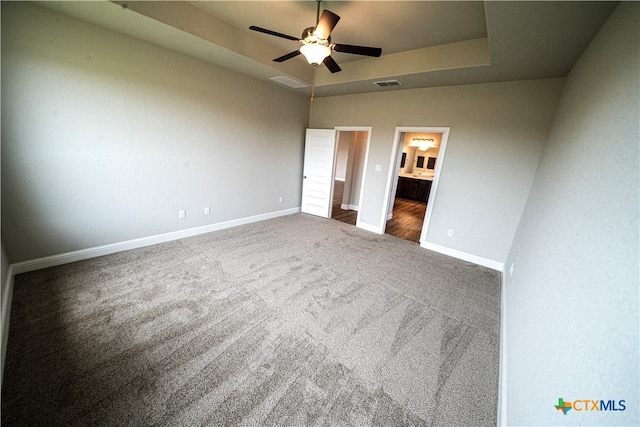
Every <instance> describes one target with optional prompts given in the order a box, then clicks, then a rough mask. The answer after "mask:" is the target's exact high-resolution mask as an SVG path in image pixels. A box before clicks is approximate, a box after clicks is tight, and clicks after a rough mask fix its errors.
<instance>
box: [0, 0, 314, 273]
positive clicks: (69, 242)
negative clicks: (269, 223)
mask: <svg viewBox="0 0 640 427" xmlns="http://www.w3.org/2000/svg"><path fill="white" fill-rule="evenodd" d="M308 104H309V99H308V97H307V96H304V95H299V94H296V93H294V92H292V91H289V90H285V89H281V88H279V87H277V86H275V85H270V84H267V83H263V82H259V81H257V80H253V79H250V78H247V77H245V76H242V75H239V74H237V73H233V72H230V71H226V70H224V69H221V68H218V67H215V66H213V65H210V64H207V63H204V62H201V61H198V60H195V59H192V58H189V57H186V56H183V55H180V54H177V53H174V52H171V51H169V50H166V49H163V48H160V47H157V46H154V45H151V44H149V43H146V42H142V41H139V40H135V39H132V38H130V37H127V36H123V35H120V34H117V33H114V32H111V31H108V30H105V29H102V28H100V27H97V26H93V25H91V24H87V23H83V22H81V21H78V20H75V19H72V18H69V17H66V16H64V15H60V14H57V13H55V12H51V11H49V10H47V9H42V8H40V7H37V6H35V5H33V4H28V3H13V2H3V4H2V240H3V242H4V244H5V247H6V249H7V253H8V256H9V259H10V261H11V262H19V261H24V260H31V259H35V258H39V257H45V256H48V255H54V254H61V253H65V252H68V251H74V250H79V249H83V248H90V247H96V246H100V245H105V244H110V243H113V242H123V241H127V240H130V239H136V238H141V237H147V236H153V235H157V234H162V233H167V232H172V231H177V230H183V229H188V228H191V227H197V226H203V225H207V224H215V223H219V222H223V221H228V220H233V219H239V218H245V217H250V216H255V215H260V214H264V213H270V212H277V211H282V210H286V209H292V208H295V207H298V206H300V191H301V184H300V182H301V175H302V173H301V168H302V157H303V151H304V150H303V148H304V132H305V128H306V126H307V124H308V116H309V106H308ZM280 196H282V197H283V202H282V203H279V201H278V199H279V197H280ZM207 206H208V207H210V208H211V214H210V215H204V214H203V213H204V208H205V207H207ZM182 209H185V210H186V211H187V218H186V219H184V220H180V219H178V211H179V210H182Z"/></svg>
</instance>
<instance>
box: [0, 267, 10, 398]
mask: <svg viewBox="0 0 640 427" xmlns="http://www.w3.org/2000/svg"><path fill="white" fill-rule="evenodd" d="M2 279H3V280H2V344H1V345H2V350H1V352H2V356H1V357H2V361H1V366H0V388H1V387H2V382H3V380H4V360H5V356H6V354H7V341H8V338H9V317H10V315H11V299H12V296H13V268H12V266H11V265H9V268H8V269H7V276H6V279H5V277H4V272H3V278H2Z"/></svg>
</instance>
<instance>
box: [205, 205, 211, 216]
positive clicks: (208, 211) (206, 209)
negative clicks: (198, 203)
mask: <svg viewBox="0 0 640 427" xmlns="http://www.w3.org/2000/svg"><path fill="white" fill-rule="evenodd" d="M210 213H211V209H209V207H206V208H204V214H205V215H209V214H210Z"/></svg>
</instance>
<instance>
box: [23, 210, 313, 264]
mask: <svg viewBox="0 0 640 427" xmlns="http://www.w3.org/2000/svg"><path fill="white" fill-rule="evenodd" d="M299 212H300V207H297V208H291V209H285V210H281V211H276V212H269V213H266V214H260V215H255V216H250V217H246V218H239V219H234V220H231V221H225V222H219V223H216V224H209V225H203V226H201V227H193V228H188V229H186V230H178V231H172V232H170V233H164V234H158V235H155V236H149V237H142V238H140V239H132V240H127V241H124V242H118V243H112V244H109V245H103V246H97V247H93V248H87V249H80V250H77V251H72V252H66V253H63V254H58V255H51V256H47V257H43V258H38V259H33V260H29V261H23V262H18V263H15V264H11V267H12V268H13V274H20V273H26V272H29V271H35V270H40V269H43V268H48V267H55V266H57V265H63V264H68V263H70V262H76V261H82V260H85V259H90V258H96V257H99V256H103V255H111V254H114V253H117V252H122V251H128V250H131V249H138V248H142V247H145V246H151V245H157V244H158V243H165V242H170V241H173V240H178V239H184V238H187V237H192V236H197V235H198V234H204V233H210V232H212V231H218V230H223V229H225V228H231V227H237V226H238V225H244V224H250V223H252V222H258V221H264V220H267V219H271V218H277V217H279V216H285V215H291V214H295V213H299Z"/></svg>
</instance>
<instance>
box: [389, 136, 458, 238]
mask: <svg viewBox="0 0 640 427" xmlns="http://www.w3.org/2000/svg"><path fill="white" fill-rule="evenodd" d="M448 137H449V128H440V127H438V128H433V127H424V128H418V127H398V128H396V133H395V138H394V145H393V153H394V159H395V162H393V163H392V164H394V165H395V167H393V168H391V170H390V174H389V185H388V188H389V189H390V191H389V198H388V205H387V212H386V214H387V215H386V223H385V233H387V234H392V235H395V236H397V237H400V238H403V239H406V240H410V241H413V242H416V243H420V244H422V243H424V242H425V241H426V236H427V230H428V225H429V221H430V218H431V212H432V208H433V203H434V201H435V194H436V190H437V186H438V181H439V177H440V171H441V170H442V164H443V161H444V154H445V150H446V143H447V140H448Z"/></svg>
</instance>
